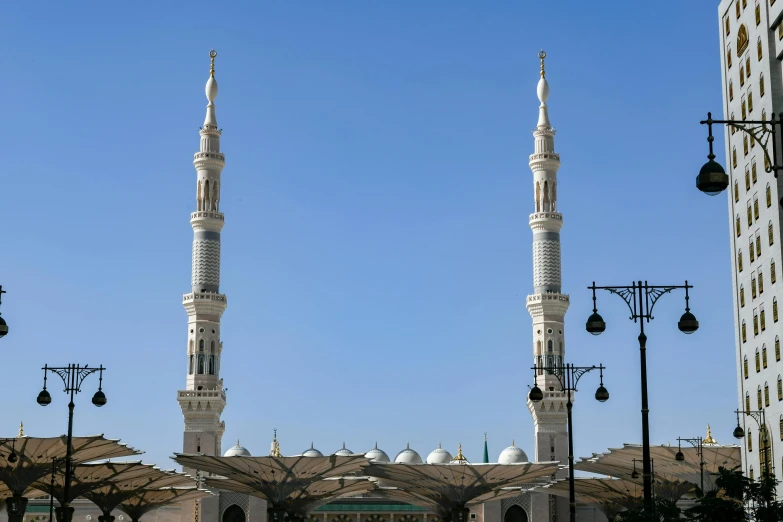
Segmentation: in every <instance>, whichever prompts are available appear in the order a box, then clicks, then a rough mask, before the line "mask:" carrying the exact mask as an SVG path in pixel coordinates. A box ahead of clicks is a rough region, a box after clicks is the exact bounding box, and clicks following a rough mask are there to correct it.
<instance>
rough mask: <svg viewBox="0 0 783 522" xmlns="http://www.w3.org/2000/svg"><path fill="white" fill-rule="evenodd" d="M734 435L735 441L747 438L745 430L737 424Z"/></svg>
mask: <svg viewBox="0 0 783 522" xmlns="http://www.w3.org/2000/svg"><path fill="white" fill-rule="evenodd" d="M733 435H734V438H735V439H741V438H742V437H744V436H745V430H743V429H742V426H740V425H739V424H737V427H736V428H734V433H733Z"/></svg>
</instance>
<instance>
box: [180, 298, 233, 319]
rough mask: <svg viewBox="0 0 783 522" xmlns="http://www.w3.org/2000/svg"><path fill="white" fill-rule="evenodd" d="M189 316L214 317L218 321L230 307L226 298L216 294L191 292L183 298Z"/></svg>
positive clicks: (183, 304)
mask: <svg viewBox="0 0 783 522" xmlns="http://www.w3.org/2000/svg"><path fill="white" fill-rule="evenodd" d="M182 306H184V307H185V311H187V313H188V315H213V316H217V317H218V319H219V318H220V316H221V315H223V312H224V311H225V310H226V307H227V306H228V301H227V300H226V296H225V295H223V294H218V293H214V292H191V293H189V294H185V295H183V296H182Z"/></svg>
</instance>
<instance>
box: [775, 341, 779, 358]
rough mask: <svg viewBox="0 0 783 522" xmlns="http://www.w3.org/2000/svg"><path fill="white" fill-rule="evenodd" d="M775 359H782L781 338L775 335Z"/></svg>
mask: <svg viewBox="0 0 783 522" xmlns="http://www.w3.org/2000/svg"><path fill="white" fill-rule="evenodd" d="M775 360H776V361H779V360H780V338H779V337H778V336H777V335H776V336H775Z"/></svg>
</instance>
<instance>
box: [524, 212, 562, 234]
mask: <svg viewBox="0 0 783 522" xmlns="http://www.w3.org/2000/svg"><path fill="white" fill-rule="evenodd" d="M528 223H529V224H530V228H531V229H532V230H533V232H537V231H545V232H559V231H560V229H561V228H563V214H561V213H560V212H536V213H534V214H530V221H529V222H528Z"/></svg>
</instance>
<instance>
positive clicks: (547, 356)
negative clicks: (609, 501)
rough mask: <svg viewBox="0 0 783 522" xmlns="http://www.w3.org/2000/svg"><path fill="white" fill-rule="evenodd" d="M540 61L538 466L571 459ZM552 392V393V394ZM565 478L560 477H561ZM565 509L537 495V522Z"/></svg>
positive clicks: (556, 160) (531, 307)
mask: <svg viewBox="0 0 783 522" xmlns="http://www.w3.org/2000/svg"><path fill="white" fill-rule="evenodd" d="M538 58H539V60H540V61H541V71H540V75H539V76H540V77H539V79H538V85H537V87H536V94H537V95H538V101H539V103H540V104H539V106H538V123H537V125H536V129H535V130H534V131H533V138H534V140H535V151H534V152H533V154H531V155H530V163H529V165H530V170H531V171H532V173H533V200H534V209H533V210H534V211H533V213H532V214H530V228H531V230H532V231H533V294H532V295H529V296H528V297H527V310H528V312H529V313H530V316H531V318H532V319H533V362H534V364H535V365H536V366H537V367H539V368H541V370H539V371H537V372H536V384H537V385H538V386H539V387H541V388H542V389H544V390H549V391H550V392H549V393H547V394H546V398H545V399H544V400H542V401H540V402H538V403H534V402H532V401H530V400H529V399H528V401H527V407H528V409H529V410H530V414H531V415H532V416H533V423H534V426H535V445H536V446H535V459H534V460H535V461H537V462H543V461H554V460H558V461H565V460H566V458H567V455H568V431H567V417H566V404H565V403H566V397H565V395H564V394H562V393H558V391H559V390H560V383H559V381H558V380H557V378H556V377H555V375H553V372H554V369H555V368H557V367H560V366H562V365H563V360H564V357H565V336H564V331H565V323H564V321H565V313H566V310H568V304H569V298H568V296H567V295H565V294H563V293H562V288H561V286H562V281H561V277H560V229H561V227H562V226H563V215H562V214H561V213H560V212H558V208H557V192H558V191H557V188H558V182H557V171H558V170H559V168H560V155H559V154H557V153H556V152H555V129H554V128H553V127H552V124H551V123H550V121H549V107H548V106H547V104H546V102H547V100H548V99H549V83H548V82H547V79H546V69H545V66H544V60H545V58H546V52H545V51H543V50H542V51H541V52H539V53H538ZM553 391H554V393H552V392H553ZM561 475H563V473H562V472H558V476H561ZM566 509H567V503H564V502H563V500H562V499H556V498H555V497H551V500H550V498H548V497H547V496H546V495H536V496H535V498H534V499H533V513H532V516H531V518H532V519H533V520H554V519H555V518H556V514H555V513H556V512H561V513H562V514H563V515H564V514H565V512H566V511H565V510H566Z"/></svg>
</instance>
